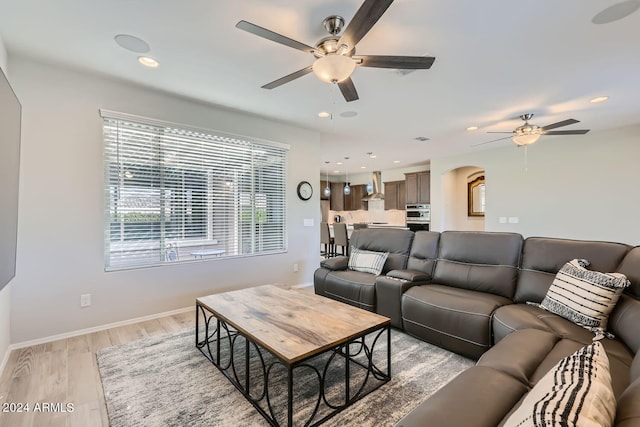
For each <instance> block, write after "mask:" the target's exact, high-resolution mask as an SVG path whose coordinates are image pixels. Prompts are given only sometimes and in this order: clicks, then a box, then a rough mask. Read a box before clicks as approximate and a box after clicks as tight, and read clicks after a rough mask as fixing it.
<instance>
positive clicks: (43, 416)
mask: <svg viewBox="0 0 640 427" xmlns="http://www.w3.org/2000/svg"><path fill="white" fill-rule="evenodd" d="M282 286H283V287H285V288H288V286H286V285H282ZM294 289H297V290H300V291H301V292H310V293H313V287H304V288H294ZM194 304H195V303H194ZM194 327H195V310H193V311H189V312H186V313H182V314H177V315H173V316H167V317H162V318H158V319H154V320H149V321H146V322H140V323H135V324H132V325H127V326H121V327H118V328H112V329H107V330H104V331H100V332H94V333H91V334H86V335H80V336H77V337H73V338H68V339H62V340H59V341H53V342H50V343H46V344H40V345H35V346H32V347H25V348H22V349H18V350H13V351H12V352H11V354H10V355H9V360H8V362H7V365H6V366H5V369H4V372H3V374H2V376H1V377H0V404H1V405H2V407H0V427H23V426H28V427H47V426H55V427H58V426H60V427H75V426H78V427H100V426H103V427H108V426H109V419H108V417H107V409H106V406H105V402H104V396H103V393H102V382H101V380H100V373H99V372H98V364H97V361H96V352H97V351H98V350H100V349H101V348H105V347H110V346H113V345H118V344H125V343H128V342H131V341H136V340H139V339H142V338H148V337H153V336H157V335H163V334H167V333H171V332H177V331H181V330H184V329H186V328H194ZM11 403H13V404H24V403H28V404H29V406H30V408H29V409H30V410H29V412H22V413H16V412H3V410H4V409H6V410H10V409H15V406H14V408H9V407H5V406H6V404H11ZM37 403H38V404H40V406H41V407H42V403H51V404H57V403H60V404H61V406H62V407H65V405H66V404H67V403H71V404H73V412H61V411H56V412H42V411H41V412H35V411H34V405H36V404H37Z"/></svg>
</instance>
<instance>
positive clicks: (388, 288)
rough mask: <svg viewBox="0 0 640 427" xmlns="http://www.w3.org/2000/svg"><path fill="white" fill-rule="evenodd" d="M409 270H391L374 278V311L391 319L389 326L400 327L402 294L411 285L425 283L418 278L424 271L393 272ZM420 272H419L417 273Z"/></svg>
mask: <svg viewBox="0 0 640 427" xmlns="http://www.w3.org/2000/svg"><path fill="white" fill-rule="evenodd" d="M408 271H409V270H391V271H390V272H389V273H387V275H386V276H379V277H378V278H377V279H376V312H377V313H378V314H381V315H383V316H387V317H388V318H390V319H391V326H394V327H396V328H399V329H402V310H401V307H402V294H403V293H405V292H406V291H407V289H409V288H410V287H412V286H415V285H419V284H425V282H422V281H420V280H416V281H413V280H405V279H402V278H401V276H402V277H406V278H408V279H419V278H420V277H423V276H424V273H420V272H417V271H414V272H413V273H416V274H413V275H411V274H395V273H394V272H399V273H405V272H408ZM417 273H420V274H417Z"/></svg>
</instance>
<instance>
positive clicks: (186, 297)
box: [11, 57, 320, 343]
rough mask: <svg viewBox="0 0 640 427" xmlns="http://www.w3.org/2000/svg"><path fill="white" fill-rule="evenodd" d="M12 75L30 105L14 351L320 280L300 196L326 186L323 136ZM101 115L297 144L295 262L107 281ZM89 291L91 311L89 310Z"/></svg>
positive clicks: (62, 72) (216, 264) (223, 265)
mask: <svg viewBox="0 0 640 427" xmlns="http://www.w3.org/2000/svg"><path fill="white" fill-rule="evenodd" d="M11 69H12V72H13V73H12V75H13V76H14V77H15V78H14V89H15V91H16V93H17V95H18V97H19V98H20V100H21V101H22V105H23V134H22V168H21V187H20V224H19V229H18V236H19V244H18V255H17V257H18V262H17V272H16V278H15V279H14V282H13V287H12V302H11V310H12V330H11V332H12V341H13V342H14V343H20V342H24V341H28V340H33V339H38V338H42V337H48V336H52V335H57V334H61V333H67V332H71V331H75V330H80V329H85V328H90V327H95V326H100V325H104V324H108V323H112V322H117V321H122V320H127V319H132V318H136V317H141V316H147V315H152V314H155V313H160V312H165V311H169V310H174V309H178V308H183V307H188V306H192V305H194V304H195V301H194V299H195V297H197V296H202V295H207V294H211V293H214V292H221V291H225V290H230V289H236V288H243V287H248V286H254V285H259V284H265V283H275V282H279V283H289V284H302V283H310V282H312V280H313V279H312V278H313V271H314V270H315V268H316V267H317V265H318V259H319V258H318V248H319V246H320V237H319V234H320V233H319V232H318V224H319V222H320V204H319V198H314V199H313V200H311V201H308V202H303V201H300V200H299V199H298V198H297V197H296V196H295V194H296V191H295V189H296V185H297V183H298V182H299V181H300V180H308V181H309V182H317V179H316V177H317V176H319V174H320V170H319V167H318V166H317V161H316V160H315V159H316V158H318V157H319V155H320V138H319V135H318V134H316V133H315V132H310V131H307V130H303V129H300V128H296V127H294V126H291V125H286V124H281V123H276V122H273V121H270V120H266V119H263V118H259V117H255V116H250V115H247V114H241V113H238V112H231V111H228V110H224V109H221V108H214V107H211V106H207V105H204V104H200V103H196V102H192V101H189V100H186V99H181V98H177V97H174V96H170V95H168V94H163V93H159V92H156V91H151V90H147V89H144V88H141V87H139V86H132V85H128V84H124V83H121V82H116V81H112V80H109V79H106V78H102V77H98V76H92V75H88V74H85V73H81V72H78V71H74V70H69V69H62V68H57V67H55V66H52V65H47V64H43V63H38V62H33V61H32V60H30V59H25V58H13V57H12V58H11ZM158 71H160V70H158ZM140 72H141V73H146V72H149V70H146V69H142V68H141V69H140ZM151 72H153V71H151ZM99 108H106V109H109V110H115V111H121V112H126V113H131V114H136V115H140V116H145V117H152V118H157V119H160V120H167V121H172V122H177V123H183V124H187V125H190V126H195V127H200V128H207V129H214V130H220V131H224V132H229V133H235V134H239V135H246V136H251V137H257V138H262V139H267V140H272V141H279V142H283V143H288V144H290V145H291V149H290V151H289V165H288V172H289V182H288V189H289V191H288V195H289V197H288V199H287V216H288V222H289V228H288V237H289V246H288V253H284V254H278V255H269V256H256V257H251V258H243V259H227V260H225V259H220V260H211V261H208V262H203V263H192V264H182V265H169V266H162V267H155V268H144V269H138V270H128V271H118V272H109V273H105V272H104V265H103V218H104V214H103V143H102V121H101V119H100V117H99V115H98V109H99ZM315 190H316V191H315V194H319V193H318V189H315ZM304 218H312V219H313V220H314V223H315V227H303V219H304ZM294 263H298V264H299V269H300V271H299V272H298V273H293V264H294ZM85 293H90V294H91V295H92V306H91V307H89V308H82V309H81V308H80V307H79V301H80V295H81V294H85Z"/></svg>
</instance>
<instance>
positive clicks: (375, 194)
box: [362, 171, 384, 201]
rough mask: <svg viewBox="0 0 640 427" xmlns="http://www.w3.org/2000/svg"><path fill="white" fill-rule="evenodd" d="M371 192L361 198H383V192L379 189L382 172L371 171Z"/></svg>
mask: <svg viewBox="0 0 640 427" xmlns="http://www.w3.org/2000/svg"><path fill="white" fill-rule="evenodd" d="M372 180H373V193H371V194H370V195H368V196H366V197H365V198H363V199H362V200H365V201H369V200H384V194H383V193H382V192H381V191H380V186H381V185H382V172H380V171H377V172H373V177H372Z"/></svg>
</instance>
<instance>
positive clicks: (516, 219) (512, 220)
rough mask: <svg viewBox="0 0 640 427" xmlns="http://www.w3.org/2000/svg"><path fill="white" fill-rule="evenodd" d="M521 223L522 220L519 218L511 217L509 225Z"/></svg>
mask: <svg viewBox="0 0 640 427" xmlns="http://www.w3.org/2000/svg"><path fill="white" fill-rule="evenodd" d="M519 222H520V219H519V218H518V217H517V216H510V217H509V224H517V223H519Z"/></svg>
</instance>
